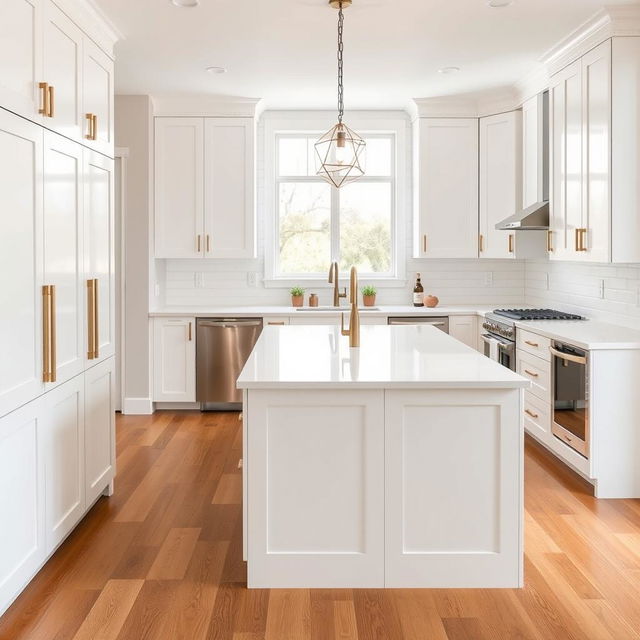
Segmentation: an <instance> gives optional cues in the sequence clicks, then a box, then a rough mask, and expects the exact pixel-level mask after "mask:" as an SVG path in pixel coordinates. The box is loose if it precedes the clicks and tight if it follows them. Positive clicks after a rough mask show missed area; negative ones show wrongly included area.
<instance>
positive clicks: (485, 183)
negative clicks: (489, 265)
mask: <svg viewBox="0 0 640 640" xmlns="http://www.w3.org/2000/svg"><path fill="white" fill-rule="evenodd" d="M521 128H522V112H520V111H508V112H506V113H501V114H498V115H495V116H489V117H486V118H480V236H479V240H478V246H479V251H480V257H481V258H515V257H516V234H515V232H513V231H510V232H508V231H499V230H497V229H496V224H497V223H499V222H501V221H502V220H504V219H505V218H508V217H509V216H512V215H513V214H514V213H515V212H516V211H518V210H519V209H521V202H522V193H521V179H522V173H521V167H522V131H521Z"/></svg>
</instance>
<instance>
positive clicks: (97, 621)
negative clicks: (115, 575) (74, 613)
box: [73, 580, 144, 640]
mask: <svg viewBox="0 0 640 640" xmlns="http://www.w3.org/2000/svg"><path fill="white" fill-rule="evenodd" d="M143 584H144V580H109V582H107V584H106V585H105V587H104V589H103V590H102V592H101V593H100V596H99V597H98V599H97V600H96V602H95V604H94V605H93V607H92V608H91V611H89V615H88V616H87V617H86V618H85V619H84V622H83V623H82V626H81V627H80V629H78V632H77V633H76V634H75V636H73V640H115V639H116V638H117V637H118V634H119V633H120V630H121V629H122V625H123V624H124V621H125V620H126V619H127V616H128V615H129V612H130V611H131V608H132V607H133V603H134V602H135V600H136V598H137V597H138V594H139V593H140V589H142V585H143Z"/></svg>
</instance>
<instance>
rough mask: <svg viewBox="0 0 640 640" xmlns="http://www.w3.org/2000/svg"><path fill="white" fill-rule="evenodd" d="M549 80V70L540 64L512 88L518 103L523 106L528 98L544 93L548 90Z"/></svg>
mask: <svg viewBox="0 0 640 640" xmlns="http://www.w3.org/2000/svg"><path fill="white" fill-rule="evenodd" d="M549 78H550V76H549V70H548V69H547V67H545V66H544V65H542V64H540V65H538V66H537V67H536V68H535V69H533V70H532V71H531V72H529V73H528V74H527V75H526V76H524V77H523V78H520V80H518V82H516V84H515V87H514V88H515V91H516V92H517V94H518V102H519V103H520V104H523V103H524V102H526V101H527V100H529V98H533V97H534V96H537V95H538V94H539V93H542V92H543V91H546V90H547V89H548V88H549Z"/></svg>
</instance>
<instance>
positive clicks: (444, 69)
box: [438, 67, 460, 76]
mask: <svg viewBox="0 0 640 640" xmlns="http://www.w3.org/2000/svg"><path fill="white" fill-rule="evenodd" d="M458 71H460V67H442V69H438V73H441V74H443V75H445V76H446V75H449V74H451V73H458Z"/></svg>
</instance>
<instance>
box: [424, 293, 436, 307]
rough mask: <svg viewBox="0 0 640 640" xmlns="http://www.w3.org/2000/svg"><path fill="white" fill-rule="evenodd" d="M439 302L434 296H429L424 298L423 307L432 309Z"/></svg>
mask: <svg viewBox="0 0 640 640" xmlns="http://www.w3.org/2000/svg"><path fill="white" fill-rule="evenodd" d="M439 302H440V300H438V298H437V297H436V296H432V295H431V294H429V295H428V296H425V297H424V306H425V307H429V308H431V309H433V307H437V306H438V303H439Z"/></svg>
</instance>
